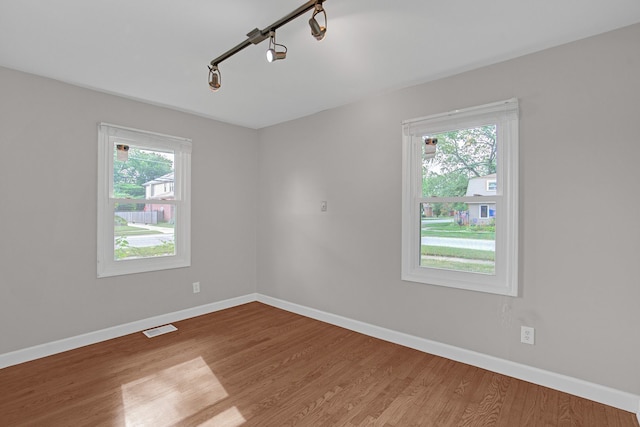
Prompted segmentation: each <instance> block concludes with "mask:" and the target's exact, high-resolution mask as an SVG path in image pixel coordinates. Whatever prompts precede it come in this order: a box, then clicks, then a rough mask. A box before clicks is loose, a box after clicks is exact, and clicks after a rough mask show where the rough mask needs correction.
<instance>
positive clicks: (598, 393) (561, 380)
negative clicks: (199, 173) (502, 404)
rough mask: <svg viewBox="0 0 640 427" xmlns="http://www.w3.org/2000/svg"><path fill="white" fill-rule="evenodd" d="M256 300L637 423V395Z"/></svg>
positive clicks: (299, 307)
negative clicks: (633, 416) (608, 409)
mask: <svg viewBox="0 0 640 427" xmlns="http://www.w3.org/2000/svg"><path fill="white" fill-rule="evenodd" d="M258 301H259V302H262V303H264V304H268V305H271V306H273V307H277V308H281V309H283V310H287V311H290V312H293V313H297V314H300V315H302V316H305V317H310V318H312V319H316V320H320V321H323V322H326V323H330V324H332V325H336V326H340V327H343V328H346V329H350V330H352V331H356V332H360V333H362V334H365V335H369V336H372V337H375V338H380V339H382V340H385V341H389V342H392V343H395V344H400V345H403V346H405V347H409V348H413V349H416V350H420V351H423V352H425V353H429V354H434V355H437V356H441V357H445V358H447V359H451V360H455V361H457V362H462V363H466V364H468V365H472V366H477V367H479V368H483V369H486V370H489V371H492V372H497V373H499V374H503V375H507V376H510V377H513V378H517V379H520V380H524V381H528V382H530V383H534V384H538V385H541V386H544V387H549V388H552V389H554V390H559V391H562V392H565V393H569V394H573V395H575V396H579V397H583V398H585V399H589V400H593V401H595V402H599V403H603V404H605V405H609V406H613V407H615V408H619V409H622V410H625V411H628V412H631V413H637V414H638V418H639V420H640V396H638V395H634V394H631V393H627V392H624V391H620V390H616V389H613V388H610V387H606V386H603V385H599V384H594V383H590V382H587V381H584V380H580V379H577V378H572V377H568V376H566V375H561V374H557V373H554V372H549V371H545V370H542V369H538V368H534V367H531V366H527V365H523V364H520V363H516V362H512V361H509V360H505V359H500V358H497V357H494V356H489V355H486V354H482V353H477V352H475V351H471V350H465V349H463V348H460V347H454V346H452V345H448V344H442V343H439V342H436V341H431V340H428V339H425V338H419V337H416V336H412V335H408V334H404V333H401V332H396V331H392V330H390V329H386V328H381V327H379V326H374V325H371V324H368V323H364V322H360V321H358V320H353V319H349V318H346V317H342V316H338V315H335V314H331V313H327V312H324V311H320V310H316V309H313V308H309V307H305V306H302V305H298V304H294V303H290V302H287V301H283V300H279V299H277V298H272V297H269V296H266V295H261V294H258Z"/></svg>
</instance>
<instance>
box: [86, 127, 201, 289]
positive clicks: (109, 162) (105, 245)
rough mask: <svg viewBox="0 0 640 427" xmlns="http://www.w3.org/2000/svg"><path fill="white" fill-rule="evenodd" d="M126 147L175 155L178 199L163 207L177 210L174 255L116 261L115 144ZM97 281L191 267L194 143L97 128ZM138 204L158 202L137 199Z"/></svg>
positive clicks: (119, 200)
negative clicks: (142, 148) (172, 206)
mask: <svg viewBox="0 0 640 427" xmlns="http://www.w3.org/2000/svg"><path fill="white" fill-rule="evenodd" d="M116 143H120V144H127V145H132V146H137V147H144V148H148V149H152V150H153V149H155V150H158V151H163V150H165V151H173V152H174V176H175V182H176V183H175V191H174V195H175V199H174V200H163V201H162V203H163V204H173V205H175V206H176V218H175V229H174V231H175V235H174V236H175V255H170V256H158V257H148V258H139V259H124V260H118V261H116V260H115V257H114V228H113V218H114V208H115V204H116V203H131V202H132V200H131V199H116V198H115V197H114V189H113V166H114V162H113V157H114V156H113V153H114V151H113V150H114V144H116ZM97 195H98V254H97V255H98V260H97V261H98V277H109V276H118V275H123V274H133V273H142V272H147V271H158V270H166V269H171V268H180V267H188V266H190V265H191V140H189V139H186V138H179V137H175V136H170V135H163V134H159V133H154V132H147V131H143V130H138V129H132V128H126V127H122V126H117V125H112V124H108V123H100V124H99V125H98V191H97ZM135 202H136V203H157V202H158V201H157V200H150V199H135Z"/></svg>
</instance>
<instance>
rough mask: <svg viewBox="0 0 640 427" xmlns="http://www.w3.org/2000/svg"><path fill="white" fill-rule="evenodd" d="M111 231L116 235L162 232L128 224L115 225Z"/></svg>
mask: <svg viewBox="0 0 640 427" xmlns="http://www.w3.org/2000/svg"><path fill="white" fill-rule="evenodd" d="M113 233H114V234H115V235H116V236H145V235H149V234H162V233H160V232H159V231H153V230H147V229H146V228H140V227H131V226H129V225H116V226H115V228H114V230H113Z"/></svg>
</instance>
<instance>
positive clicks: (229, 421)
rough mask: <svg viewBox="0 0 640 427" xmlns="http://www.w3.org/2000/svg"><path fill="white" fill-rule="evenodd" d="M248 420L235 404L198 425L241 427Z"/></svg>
mask: <svg viewBox="0 0 640 427" xmlns="http://www.w3.org/2000/svg"><path fill="white" fill-rule="evenodd" d="M246 421H247V420H245V419H244V417H243V416H242V414H241V413H240V411H239V410H238V408H236V407H235V406H233V407H231V408H229V409H227V410H226V411H223V412H220V413H219V414H218V415H216V416H215V417H213V418H211V419H210V420H208V421H206V422H204V423H202V424H200V425H199V426H198V427H239V426H241V425H242V424H244V423H245V422H246Z"/></svg>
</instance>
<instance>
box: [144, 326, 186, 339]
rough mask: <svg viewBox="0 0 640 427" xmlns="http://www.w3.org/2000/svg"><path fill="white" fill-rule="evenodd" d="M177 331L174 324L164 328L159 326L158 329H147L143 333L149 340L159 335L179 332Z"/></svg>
mask: <svg viewBox="0 0 640 427" xmlns="http://www.w3.org/2000/svg"><path fill="white" fill-rule="evenodd" d="M177 330H178V328H176V327H175V326H173V325H172V324H168V325H164V326H158V327H157V328H153V329H147V330H146V331H143V332H142V333H143V334H145V335H146V336H147V338H153V337H157V336H158V335H162V334H166V333H169V332H173V331H177Z"/></svg>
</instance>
